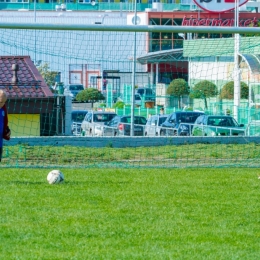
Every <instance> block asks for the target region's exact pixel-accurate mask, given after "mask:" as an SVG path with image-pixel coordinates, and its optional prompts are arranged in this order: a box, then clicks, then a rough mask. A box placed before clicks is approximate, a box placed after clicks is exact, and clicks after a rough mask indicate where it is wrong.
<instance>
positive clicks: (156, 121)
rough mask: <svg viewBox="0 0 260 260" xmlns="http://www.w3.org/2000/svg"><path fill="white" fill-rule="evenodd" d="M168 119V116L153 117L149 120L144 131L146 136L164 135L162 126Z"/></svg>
mask: <svg viewBox="0 0 260 260" xmlns="http://www.w3.org/2000/svg"><path fill="white" fill-rule="evenodd" d="M167 117H168V115H153V116H151V117H150V118H148V120H147V122H146V125H145V129H144V135H145V136H160V135H161V134H162V124H163V123H164V121H165V120H166V119H167Z"/></svg>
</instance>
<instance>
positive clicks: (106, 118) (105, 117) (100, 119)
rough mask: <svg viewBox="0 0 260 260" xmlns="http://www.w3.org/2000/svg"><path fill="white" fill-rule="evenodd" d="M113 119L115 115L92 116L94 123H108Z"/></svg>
mask: <svg viewBox="0 0 260 260" xmlns="http://www.w3.org/2000/svg"><path fill="white" fill-rule="evenodd" d="M114 117H115V114H95V115H94V116H93V119H94V122H102V123H104V122H108V121H110V120H112V119H113V118H114Z"/></svg>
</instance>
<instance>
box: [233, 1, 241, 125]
mask: <svg viewBox="0 0 260 260" xmlns="http://www.w3.org/2000/svg"><path fill="white" fill-rule="evenodd" d="M235 27H236V28H238V27H239V0H236V2H235ZM239 42H240V35H239V34H238V33H236V34H235V39H234V118H235V119H236V120H237V121H238V112H239V110H238V109H239V106H240V69H239Z"/></svg>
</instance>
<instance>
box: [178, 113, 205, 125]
mask: <svg viewBox="0 0 260 260" xmlns="http://www.w3.org/2000/svg"><path fill="white" fill-rule="evenodd" d="M200 115H201V114H196V113H194V114H179V115H177V122H181V123H190V124H193V123H194V122H195V121H196V119H197V118H198V117H199V116H200Z"/></svg>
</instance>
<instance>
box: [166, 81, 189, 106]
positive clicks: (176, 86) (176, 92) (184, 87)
mask: <svg viewBox="0 0 260 260" xmlns="http://www.w3.org/2000/svg"><path fill="white" fill-rule="evenodd" d="M189 90H190V88H189V86H188V83H187V82H186V81H185V80H184V79H174V80H173V81H172V82H171V83H170V85H169V87H168V89H167V94H168V95H170V96H174V97H178V104H179V107H180V105H181V104H180V103H181V97H182V96H184V95H188V94H189Z"/></svg>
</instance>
